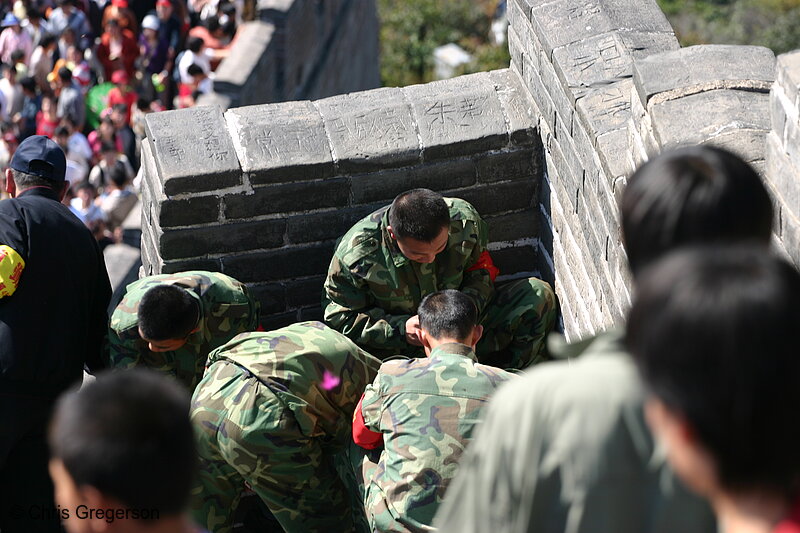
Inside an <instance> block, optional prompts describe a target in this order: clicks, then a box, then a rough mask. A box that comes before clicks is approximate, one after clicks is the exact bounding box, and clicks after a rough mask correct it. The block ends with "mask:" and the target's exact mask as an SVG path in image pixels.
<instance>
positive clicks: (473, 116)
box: [402, 73, 508, 160]
mask: <svg viewBox="0 0 800 533" xmlns="http://www.w3.org/2000/svg"><path fill="white" fill-rule="evenodd" d="M402 90H403V92H404V93H405V96H406V99H407V100H408V101H409V102H411V107H412V110H413V114H414V118H415V120H416V122H417V124H418V126H419V135H420V138H421V140H422V146H423V157H424V158H425V160H430V159H436V158H442V157H453V156H457V155H466V154H472V153H475V152H477V151H484V150H492V149H496V148H501V147H503V146H505V145H506V144H507V143H508V131H507V128H506V121H505V117H504V116H503V110H502V107H501V105H500V100H499V99H498V97H497V93H496V92H495V89H494V83H493V82H492V79H491V77H490V76H489V75H488V74H486V73H479V74H472V75H469V76H459V77H457V78H453V79H450V80H443V81H436V82H432V83H428V84H425V85H412V86H410V87H405V88H403V89H402Z"/></svg>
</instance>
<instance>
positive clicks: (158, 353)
mask: <svg viewBox="0 0 800 533" xmlns="http://www.w3.org/2000/svg"><path fill="white" fill-rule="evenodd" d="M165 287H166V288H165ZM174 288H180V289H182V290H181V291H178V292H177V296H178V297H179V298H183V299H184V300H185V302H186V303H187V306H184V307H179V308H172V307H170V306H168V305H166V303H165V300H171V299H172V297H173V296H175V294H174V293H176V291H174ZM152 289H155V291H154V292H151V290H152ZM164 291H169V292H167V293H166V295H163V294H161V293H162V292H164ZM148 293H149V296H148V297H145V295H146V294H148ZM143 300H144V304H145V305H144V306H143V305H142V303H143ZM146 308H147V309H148V310H147V311H146V315H147V316H144V314H143V313H144V312H145V309H146ZM260 308H261V306H260V304H259V303H258V302H257V301H255V300H254V299H253V298H252V297H251V296H250V295H249V294H248V293H247V288H246V287H245V286H244V285H243V284H242V283H240V282H238V281H236V280H235V279H233V278H231V277H229V276H226V275H224V274H220V273H217V272H204V271H191V272H180V273H176V274H162V275H158V276H149V277H146V278H142V279H140V280H138V281H135V282H133V283H131V284H130V285H128V287H127V288H126V290H125V296H124V297H123V298H122V301H121V302H120V303H119V305H118V306H117V308H116V309H115V310H114V313H113V315H112V316H111V323H110V326H109V332H108V337H109V349H110V362H111V366H112V367H115V368H123V369H126V368H133V367H136V366H139V365H142V366H146V367H148V368H152V369H154V370H158V371H160V372H163V373H165V374H170V375H172V376H174V377H176V378H177V379H178V381H180V382H181V383H183V384H184V385H186V387H188V388H189V390H193V389H194V387H195V385H196V384H197V382H198V381H199V380H200V378H201V377H202V376H203V371H204V370H205V366H206V359H207V357H208V354H209V353H210V352H211V351H212V350H214V349H215V348H217V347H219V346H222V345H223V344H225V343H226V342H228V341H229V340H231V339H232V338H233V337H235V336H236V335H238V334H239V333H242V332H245V331H253V330H255V329H256V328H257V327H258V318H259V311H260ZM173 309H175V311H174V312H171V311H172V310H173ZM151 315H153V316H151ZM175 315H178V316H175ZM142 320H150V321H151V322H156V326H158V327H159V329H162V330H164V331H167V332H169V331H175V330H176V328H177V329H178V330H180V329H181V328H180V323H181V322H186V321H188V322H186V323H187V324H189V326H188V329H185V331H183V332H180V331H179V332H177V333H174V334H172V333H165V334H163V335H157V336H159V337H162V336H164V335H166V337H165V338H158V339H155V338H148V337H147V336H146V335H143V334H142ZM192 324H194V325H193V326H192ZM173 335H175V336H173Z"/></svg>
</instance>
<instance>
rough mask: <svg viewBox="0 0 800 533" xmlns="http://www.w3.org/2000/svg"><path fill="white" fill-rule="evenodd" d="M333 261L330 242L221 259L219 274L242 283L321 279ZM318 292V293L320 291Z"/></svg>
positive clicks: (331, 243)
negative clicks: (221, 269) (318, 277)
mask: <svg viewBox="0 0 800 533" xmlns="http://www.w3.org/2000/svg"><path fill="white" fill-rule="evenodd" d="M331 257H333V242H327V243H320V244H314V245H303V246H294V247H289V248H287V247H284V248H281V249H279V250H274V251H267V252H255V253H249V254H237V255H231V256H227V257H223V258H222V268H223V272H225V273H226V274H228V275H230V276H233V277H234V278H236V279H238V280H239V281H242V282H244V283H250V282H256V281H280V280H286V279H295V278H301V277H306V276H319V275H324V274H325V272H327V270H328V265H329V264H330V262H331ZM320 290H321V289H320Z"/></svg>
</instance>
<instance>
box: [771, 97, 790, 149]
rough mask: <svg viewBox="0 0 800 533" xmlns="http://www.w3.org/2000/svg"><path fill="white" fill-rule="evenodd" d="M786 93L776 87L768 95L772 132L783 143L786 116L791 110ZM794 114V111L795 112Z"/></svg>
mask: <svg viewBox="0 0 800 533" xmlns="http://www.w3.org/2000/svg"><path fill="white" fill-rule="evenodd" d="M790 106H792V104H791V103H789V100H788V98H787V97H786V93H785V92H784V91H783V88H782V87H778V86H776V87H775V88H773V90H772V92H771V93H770V95H769V111H770V118H771V124H772V131H774V132H775V133H777V134H778V138H779V139H781V141H783V136H784V132H785V131H786V120H787V118H786V115H787V114H788V112H789V109H791V107H790ZM795 113H796V110H795Z"/></svg>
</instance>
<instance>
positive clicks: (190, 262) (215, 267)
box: [160, 257, 222, 274]
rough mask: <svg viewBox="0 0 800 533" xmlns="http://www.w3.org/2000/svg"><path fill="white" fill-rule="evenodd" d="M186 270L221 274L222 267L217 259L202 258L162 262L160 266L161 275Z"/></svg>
mask: <svg viewBox="0 0 800 533" xmlns="http://www.w3.org/2000/svg"><path fill="white" fill-rule="evenodd" d="M187 270H207V271H209V272H221V271H222V265H221V263H220V261H219V259H208V258H204V257H194V258H192V259H181V260H179V261H164V263H163V265H162V266H161V272H160V273H161V274H174V273H176V272H186V271H187Z"/></svg>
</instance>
